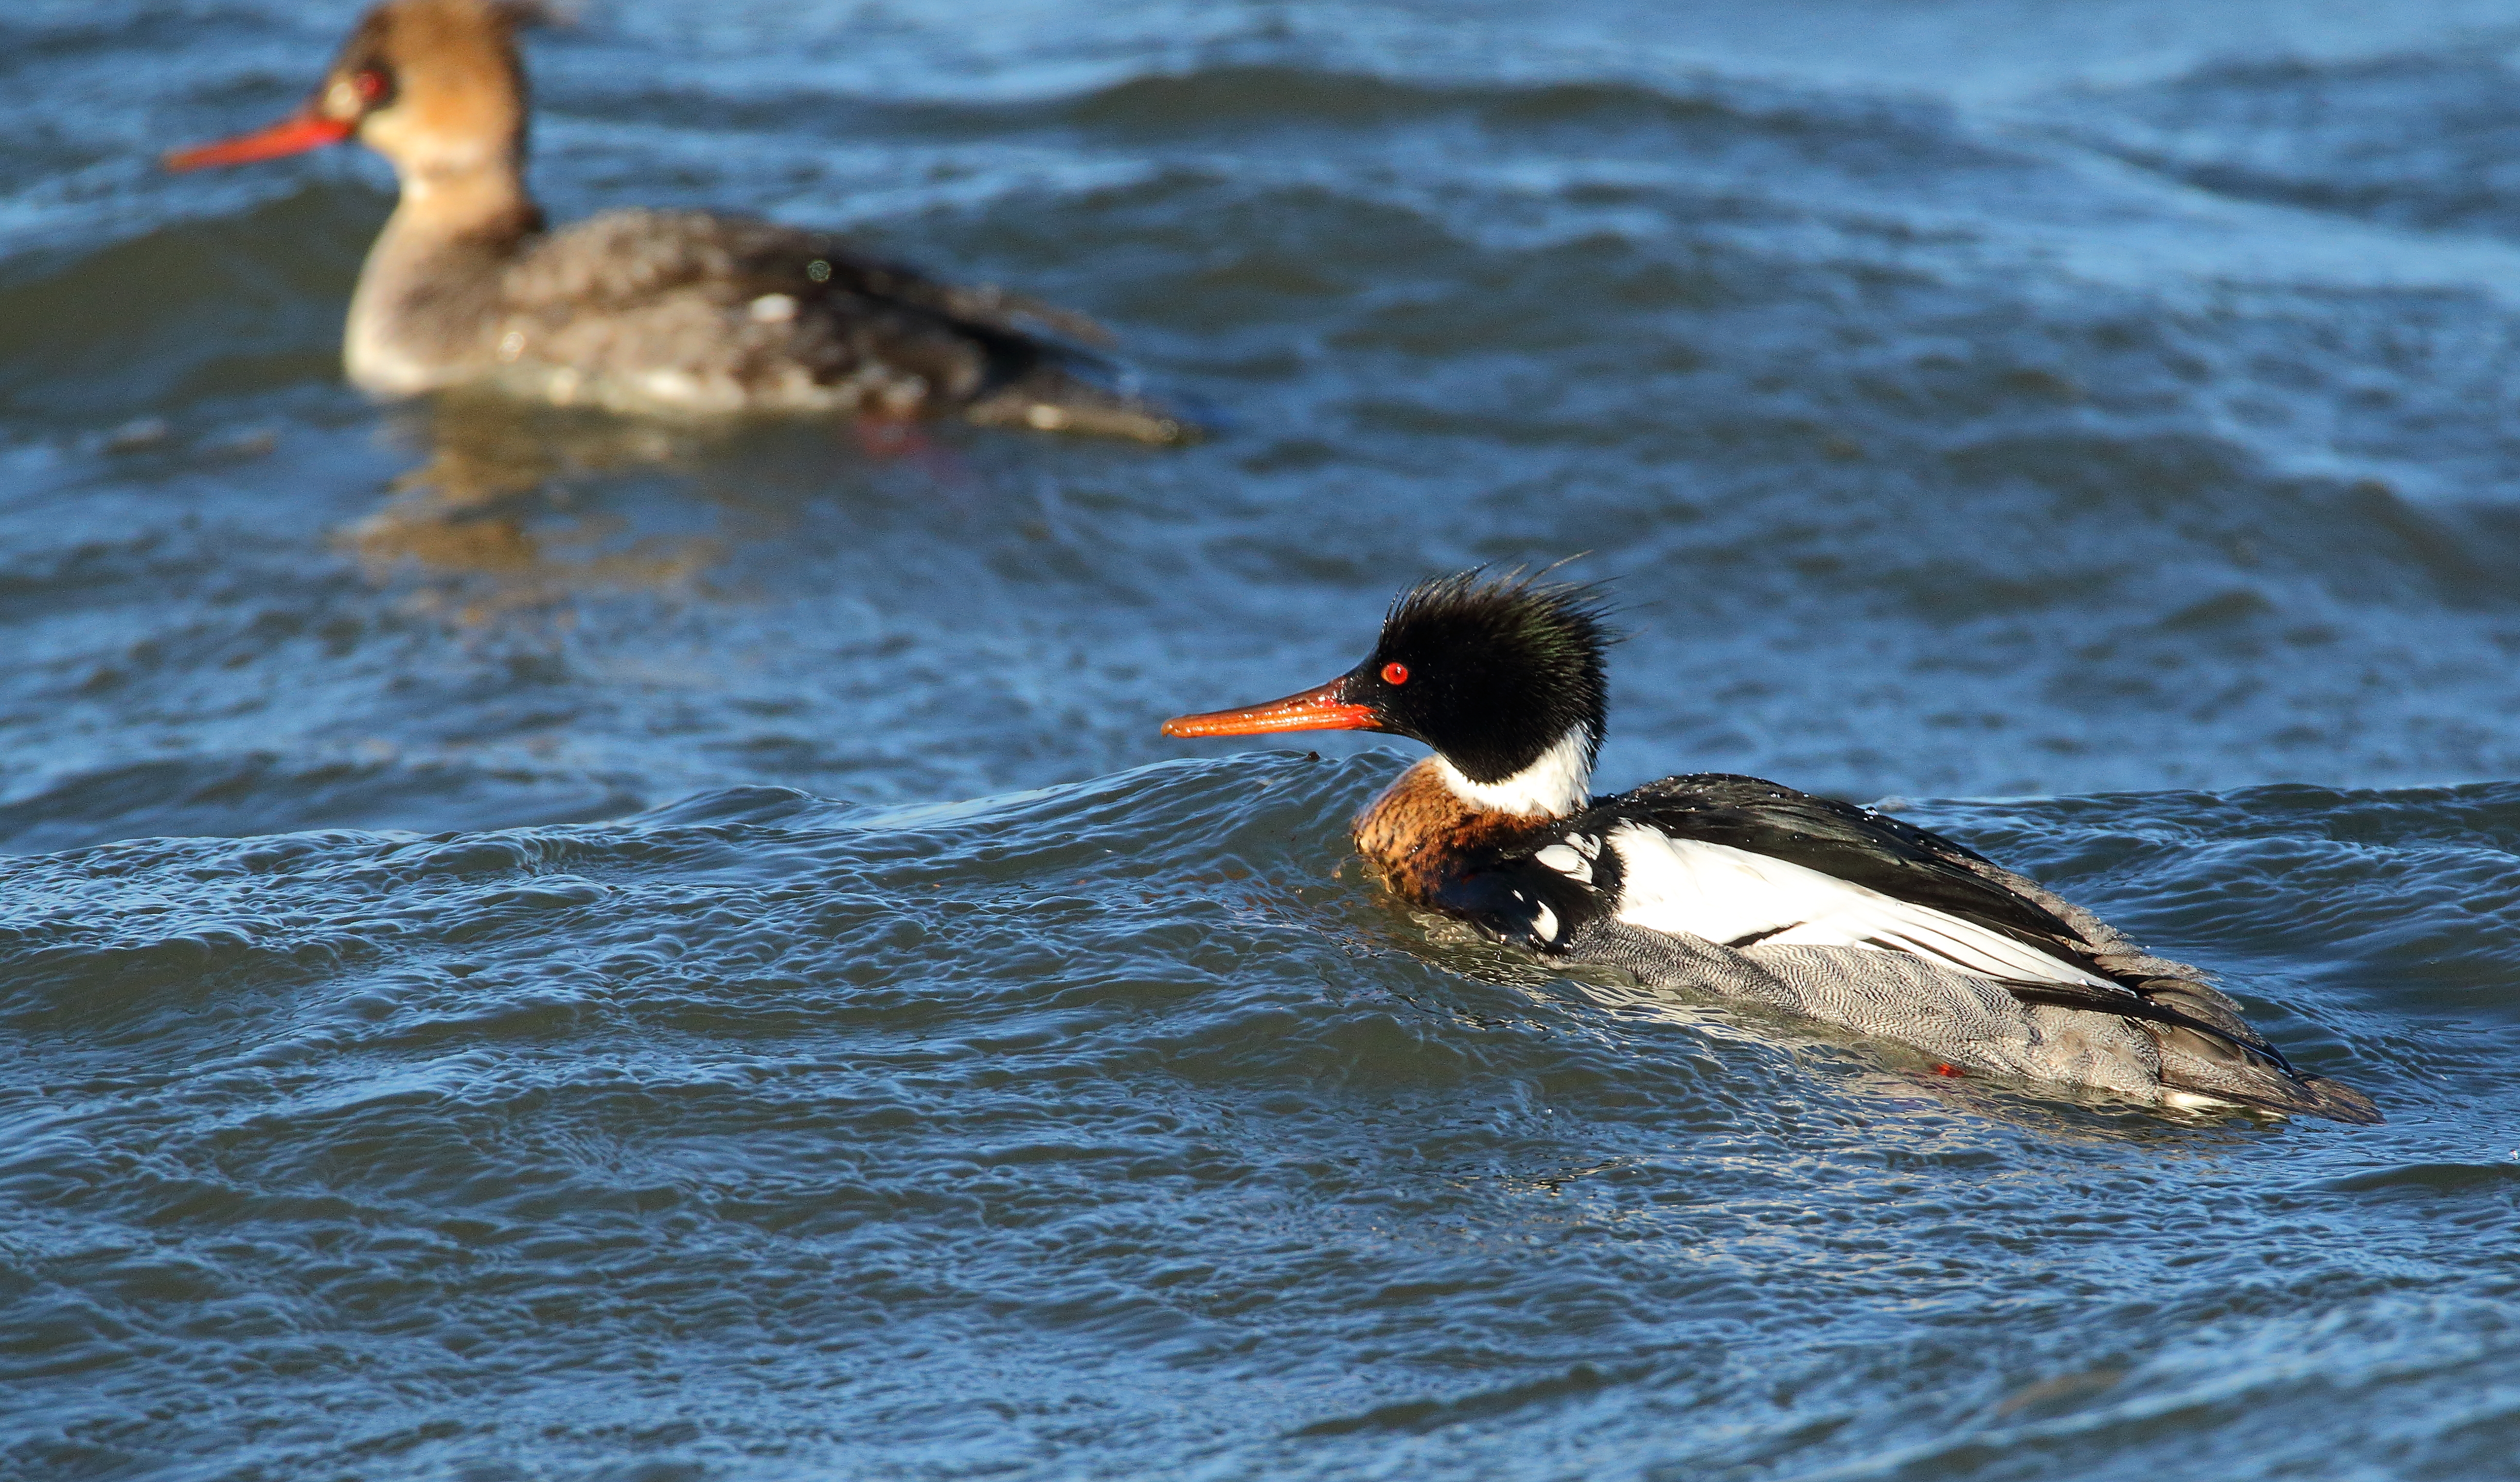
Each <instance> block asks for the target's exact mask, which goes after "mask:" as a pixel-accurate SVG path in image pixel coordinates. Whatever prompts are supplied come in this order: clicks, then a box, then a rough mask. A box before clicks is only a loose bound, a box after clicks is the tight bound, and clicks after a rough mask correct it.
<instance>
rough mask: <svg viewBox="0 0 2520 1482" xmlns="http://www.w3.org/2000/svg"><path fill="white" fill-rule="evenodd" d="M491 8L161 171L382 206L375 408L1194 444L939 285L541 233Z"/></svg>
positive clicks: (1178, 424) (667, 217) (1076, 354)
mask: <svg viewBox="0 0 2520 1482" xmlns="http://www.w3.org/2000/svg"><path fill="white" fill-rule="evenodd" d="M528 15H529V11H528V8H527V7H526V6H523V5H519V4H515V3H499V0H388V3H386V4H383V5H380V6H378V7H376V8H375V9H374V10H371V11H370V12H368V15H367V18H366V19H365V20H364V21H362V22H359V27H358V29H357V30H355V31H353V32H351V34H350V39H349V41H348V43H347V44H345V45H344V46H343V47H342V49H341V54H340V57H339V59H338V60H337V61H336V62H335V63H334V64H333V69H332V70H331V71H330V72H328V73H326V74H325V77H324V82H323V85H322V86H321V87H319V88H318V89H316V92H315V96H314V97H313V98H312V99H310V100H309V101H308V102H307V104H306V106H305V107H304V108H302V109H300V110H299V111H298V112H295V113H294V114H293V115H291V116H290V117H288V118H286V119H283V120H282V121H280V122H279V123H276V124H273V125H272V126H270V127H268V128H265V129H262V130H260V131H258V132H255V133H251V134H246V135H242V136H240V137H238V138H234V139H229V140H225V141H223V142H221V143H217V144H210V145H203V146H202V147H200V148H197V149H189V150H179V151H177V152H175V153H174V154H171V155H169V156H167V157H166V163H167V166H168V167H169V168H172V169H179V170H184V169H197V168H200V167H202V166H204V165H213V164H237V163H243V162H245V161H247V160H253V159H270V158H275V157H280V156H283V155H294V154H297V153H300V152H301V151H305V150H311V149H316V148H319V147H321V146H323V145H328V144H337V143H340V142H341V141H343V140H347V139H356V140H358V141H359V142H360V143H362V144H364V145H366V146H367V147H368V148H370V149H372V150H375V151H376V152H377V153H378V154H380V155H382V156H384V157H385V158H386V159H388V160H390V161H392V163H393V167H394V173H395V175H396V176H397V178H398V179H399V180H400V182H401V185H402V197H401V200H400V202H398V203H397V204H396V205H395V207H394V212H393V215H392V217H391V218H390V219H388V220H387V221H386V222H385V227H384V231H383V233H382V235H380V236H379V237H378V238H377V241H376V246H375V247H372V248H371V249H370V250H369V252H368V260H367V264H366V266H365V267H363V268H362V269H361V270H360V272H359V283H358V288H357V290H356V291H355V292H353V293H352V294H351V296H350V319H349V326H348V330H347V333H346V334H345V336H344V337H343V346H342V360H343V363H344V366H345V367H346V369H347V371H348V373H349V378H350V380H351V381H352V382H354V383H356V384H358V385H359V386H361V387H364V388H366V389H368V390H371V391H376V392H381V393H384V394H387V395H407V394H411V393H415V392H421V391H430V390H436V389H439V388H441V387H445V386H450V385H456V384H459V383H466V382H474V383H484V384H489V385H494V386H499V387H502V388H505V389H507V390H509V391H511V392H515V393H518V394H522V395H526V396H530V397H533V398H536V399H544V400H550V401H554V402H559V403H562V404H568V403H572V402H575V403H585V404H590V405H599V406H607V407H611V408H614V409H617V410H623V411H640V412H653V411H678V412H699V413H725V412H754V411H758V412H848V411H858V412H866V413H872V414H877V415H881V416H888V417H901V416H909V415H914V414H934V413H959V414H961V415H962V416H964V417H966V418H967V419H969V420H970V421H973V422H979V423H990V424H1009V425H1017V426H1026V427H1041V428H1045V429H1067V430H1072V431H1081V432H1101V433H1108V434H1112V435H1116V436H1123V437H1136V438H1141V439H1144V440H1146V441H1149V442H1171V441H1177V440H1180V439H1181V438H1182V437H1184V436H1185V435H1186V434H1187V433H1189V432H1191V431H1192V430H1193V429H1192V428H1191V427H1188V425H1186V424H1185V423H1184V422H1183V421H1182V420H1181V419H1180V418H1179V417H1177V416H1175V415H1174V414H1172V413H1170V412H1168V411H1166V410H1164V409H1163V408H1162V407H1160V406H1156V405H1154V404H1152V403H1151V402H1148V401H1147V400H1145V399H1143V398H1140V397H1137V396H1133V395H1130V394H1127V393H1126V392H1124V391H1120V390H1115V389H1113V388H1111V387H1108V386H1105V385H1102V384H1101V383H1100V382H1099V380H1098V379H1097V378H1098V377H1099V376H1101V375H1102V373H1103V371H1104V370H1105V369H1106V368H1105V367H1104V366H1103V364H1102V361H1101V360H1100V359H1099V358H1098V357H1096V356H1094V355H1092V354H1090V353H1088V352H1086V351H1082V350H1078V349H1075V348H1073V347H1071V346H1069V345H1066V344H1063V343H1061V342H1059V341H1057V340H1056V339H1052V338H1049V337H1045V336H1043V335H1039V334H1035V333H1032V332H1031V331H1030V330H1028V329H1026V328H1025V327H1024V325H1023V323H1022V322H1021V321H1024V320H1030V321H1032V322H1033V323H1035V324H1037V325H1041V326H1044V327H1047V328H1049V329H1051V330H1054V331H1057V332H1059V333H1063V334H1067V335H1071V336H1082V337H1088V338H1100V337H1101V331H1100V330H1099V329H1098V328H1096V327H1095V326H1093V325H1092V324H1091V323H1090V322H1088V321H1085V320H1083V319H1081V318H1079V317H1077V316H1074V315H1069V314H1065V313H1062V312H1060V311H1058V310H1056V309H1051V308H1048V307H1046V306H1044V305H1041V304H1036V303H1033V302H1030V301H1029V300H1026V299H1022V298H1017V297H1014V296H1012V295H1010V294H1006V293H1003V292H999V291H997V290H995V289H965V288H956V287H953V286H951V285H947V284H942V283H938V282H936V281H934V280H932V279H928V278H924V277H922V276H920V275H919V274H918V273H916V272H913V271H911V270H909V269H907V268H903V267H900V266H898V265H896V264H893V263H889V262H883V261H878V260H877V259H875V258H873V257H869V256H867V255H865V254H864V253H862V252H859V251H857V250H855V249H854V248H852V247H849V246H848V245H847V244H846V243H845V242H843V241H842V240H841V239H840V238H838V237H836V236H833V235H831V234H827V233H821V232H812V231H805V230H801V229H799V228H796V227H790V226H781V225H779V224H777V223H775V222H768V221H753V220H745V219H742V218H741V217H729V216H715V215H709V214H706V213H704V212H698V211H650V210H619V211H607V212H606V213H605V214H603V215H600V216H597V217H594V218H592V219H591V220H588V221H584V222H581V223H579V224H578V225H576V226H574V227H571V228H569V229H567V230H565V231H561V232H546V231H544V230H543V218H542V212H541V211H540V210H539V209H537V208H536V207H535V205H534V202H533V199H532V198H531V197H530V196H528V195H527V194H526V193H525V184H524V172H523V166H524V157H525V77H524V70H523V67H522V66H521V64H520V63H519V62H518V60H517V47H516V41H515V35H514V32H515V28H516V26H517V24H518V23H519V22H521V21H523V20H525V19H527V18H528Z"/></svg>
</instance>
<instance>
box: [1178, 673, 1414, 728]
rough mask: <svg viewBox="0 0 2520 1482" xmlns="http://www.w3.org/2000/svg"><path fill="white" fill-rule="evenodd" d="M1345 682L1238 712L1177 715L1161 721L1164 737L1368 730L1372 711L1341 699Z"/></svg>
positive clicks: (1338, 680) (1217, 711)
mask: <svg viewBox="0 0 2520 1482" xmlns="http://www.w3.org/2000/svg"><path fill="white" fill-rule="evenodd" d="M1346 684H1347V681H1346V680H1345V679H1343V678H1342V679H1334V680H1331V681H1330V682H1329V683H1328V684H1327V685H1324V686H1322V687H1321V688H1320V689H1318V690H1307V691H1305V692H1304V693H1303V694H1301V695H1289V696H1286V697H1285V698H1284V699H1273V700H1271V701H1269V702H1268V703H1267V704H1261V705H1244V706H1243V707H1242V708H1241V709H1239V710H1210V711H1208V712H1206V713H1205V714H1203V715H1176V716H1174V717H1173V718H1172V719H1170V720H1168V721H1166V722H1164V734H1165V735H1166V736H1258V735H1261V734H1263V733H1265V732H1270V731H1371V730H1373V707H1372V706H1370V705H1358V704H1350V703H1349V702H1348V701H1347V700H1346V699H1344V698H1343V697H1342V696H1343V695H1344V694H1345V687H1346Z"/></svg>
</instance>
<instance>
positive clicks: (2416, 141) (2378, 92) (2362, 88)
mask: <svg viewBox="0 0 2520 1482" xmlns="http://www.w3.org/2000/svg"><path fill="white" fill-rule="evenodd" d="M2515 81H2520V78H2515V75H2514V73H2513V72H2512V70H2511V68H2510V67H2509V66H2508V63H2507V60H2506V59H2505V58H2504V57H2502V56H2501V55H2500V54H2499V53H2498V51H2497V50H2494V49H2490V48H2479V47H2457V48H2453V49H2450V50H2447V51H2439V52H2422V53H2416V54H2411V55H2402V56H2396V57H2386V58H2375V59H2363V58H2356V59H2352V60H2348V61H2343V62H2333V63H2320V62H2309V61H2283V62H2275V63H2257V62H2250V63H2239V64H2231V65H2225V66H2218V67H2208V68H2205V69H2203V70H2201V71H2199V72H2195V73H2191V74H2189V75H2187V76H2184V77H2181V78H2178V79H2175V80H2173V81H2170V82H2166V83H2160V84H2155V85H2153V86H2150V87H2147V88H2143V89H2138V90H2129V91H2127V92H2122V93H2114V94H2100V95H2097V96H2089V97H2085V98H2082V99H2079V100H2077V101H2078V102H2079V103H2081V104H2082V105H2083V107H2082V109H2080V110H2079V111H2078V112H2079V113H2080V118H2079V120H2078V125H2077V127H2076V131H2077V132H2078V133H2080V134H2082V136H2083V137H2085V138H2089V139H2093V141H2095V142H2098V143H2100V144H2101V145H2102V147H2103V148H2107V149H2109V150H2110V151H2112V152H2113V153H2116V154H2118V155H2120V156H2121V157H2124V158H2126V159H2128V160H2129V161H2131V162H2133V163H2136V164H2139V165H2141V166H2143V167H2145V168H2147V169H2154V170H2159V171H2161V172H2163V173H2165V174H2168V175H2171V176H2173V177H2174V178H2177V179H2179V180H2183V181H2184V182H2186V183H2188V184H2190V185H2193V186H2196V187H2197V188H2199V189H2201V190H2206V191H2212V192H2214V193H2216V194H2218V195H2225V196H2230V197H2234V198H2237V199H2240V200H2246V201H2262V202H2273V203H2277V204H2281V205H2287V206H2294V207H2298V208H2300V209H2303V210H2308V211H2317V212H2326V213H2333V214H2336V215H2340V216H2349V217H2354V218H2358V219H2361V220H2365V221H2373V222H2379V223H2384V224H2386V225H2389V226H2395V227H2405V228H2409V229H2413V230H2417V231H2453V232H2476V233H2482V234H2489V235H2494V236H2502V237H2507V236H2510V235H2512V232H2513V228H2514V226H2515V225H2520V218H2515V217H2514V215H2513V212H2512V207H2511V203H2510V202H2511V201H2512V200H2513V197H2514V188H2515V186H2520V175H2515V174H2514V173H2513V169H2514V167H2513V165H2512V164H2511V162H2510V161H2511V158H2512V153H2513V147H2514V145H2515V144H2520V108H2515V106H2514V104H2513V102H2512V98H2513V92H2514V83H2515Z"/></svg>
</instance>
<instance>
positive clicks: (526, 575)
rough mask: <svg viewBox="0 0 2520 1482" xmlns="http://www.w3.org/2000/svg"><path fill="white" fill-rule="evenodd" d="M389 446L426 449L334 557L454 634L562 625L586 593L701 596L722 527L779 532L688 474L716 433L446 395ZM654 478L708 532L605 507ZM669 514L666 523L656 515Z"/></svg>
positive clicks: (696, 469)
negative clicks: (456, 628) (535, 616)
mask: <svg viewBox="0 0 2520 1482" xmlns="http://www.w3.org/2000/svg"><path fill="white" fill-rule="evenodd" d="M394 421H395V424H396V425H395V426H394V427H393V433H392V435H395V436H396V437H397V439H398V440H404V441H409V442H416V443H418V444H420V445H421V446H422V447H424V448H426V450H427V459H426V461H425V462H423V463H421V464H420V466H419V467H417V468H414V469H413V470H411V471H410V472H407V473H404V474H403V475H401V476H400V477H398V478H396V479H395V480H394V481H393V483H392V484H391V486H390V492H389V494H388V497H387V498H386V500H385V502H384V503H383V504H382V506H381V507H380V508H379V509H378V510H376V512H375V513H373V514H371V515H369V516H367V517H365V518H364V519H361V520H359V521H357V522H356V523H354V524H352V525H350V526H349V527H348V528H346V529H345V530H343V531H342V532H341V536H340V541H341V544H342V545H343V547H344V548H345V549H347V550H348V551H349V552H350V553H351V554H353V555H354V556H356V557H357V558H358V561H359V563H360V565H361V566H362V568H364V569H365V570H366V572H367V573H368V575H369V577H370V578H371V579H372V580H374V581H376V582H378V583H379V584H381V585H384V584H394V583H408V584H410V585H411V587H412V592H411V599H412V602H413V605H414V606H416V607H418V608H419V609H421V610H424V611H427V612H432V613H435V614H438V615H442V616H445V617H449V618H452V619H454V620H456V621H458V622H463V623H467V624H480V623H488V622H493V621H498V620H500V619H502V618H507V617H512V616H520V615H524V614H528V613H554V612H555V609H559V610H558V611H557V614H556V615H557V616H558V617H559V618H560V620H562V622H565V620H566V611H565V609H566V607H567V606H568V605H569V604H570V603H571V602H572V601H573V600H575V599H579V598H584V597H589V596H613V595H630V594H638V593H648V594H663V595H669V596H671V595H689V596H703V595H708V591H707V585H706V581H705V578H706V574H707V573H708V571H709V570H710V569H711V568H712V567H714V566H717V565H718V564H720V563H721V562H722V561H724V560H725V558H726V555H727V552H728V550H729V548H730V544H731V543H732V537H730V535H729V534H728V533H726V530H725V527H726V526H727V525H728V524H729V523H730V522H731V521H730V516H731V515H732V516H734V518H733V520H732V522H733V523H735V524H738V525H741V526H750V527H764V526H767V527H768V528H755V529H750V530H747V531H746V532H745V533H746V535H747V536H749V535H751V534H764V535H766V534H774V533H776V529H775V527H776V526H777V525H778V524H779V523H780V522H781V521H780V518H779V516H778V515H777V514H776V513H775V512H774V511H771V510H769V509H765V508H761V507H757V506H751V505H748V504H747V505H743V507H742V508H741V509H738V508H736V505H737V504H738V503H740V502H737V501H731V500H730V499H729V498H727V497H726V496H725V495H724V494H723V493H722V492H720V491H718V490H716V489H714V488H712V487H710V484H709V481H708V480H706V479H704V478H702V477H700V476H698V475H699V473H700V472H701V470H702V468H703V466H704V463H705V458H704V454H705V453H706V452H707V451H708V449H709V448H710V446H711V445H712V444H715V443H720V442H723V441H724V440H725V438H724V435H723V433H722V432H712V431H708V430H703V429H695V428H683V427H673V426H670V425H657V424H653V423H642V422H631V421H625V420H622V419H618V418H611V417H605V416H601V415H592V414H590V415H583V416H571V415H566V414H558V415H555V414H551V413H543V412H537V411H533V410H526V409H518V408H517V407H515V406H514V405H512V404H508V403H503V402H499V401H494V400H492V399H491V398H488V397H468V396H461V395H449V396H444V397H441V398H440V399H439V400H438V401H437V402H436V403H435V404H434V405H432V406H427V407H414V408H411V409H409V410H408V411H407V412H405V413H402V414H400V415H398V416H396V418H395V419H394ZM655 474H665V475H668V476H672V477H673V478H674V481H675V483H676V484H677V485H678V487H677V488H676V490H675V496H676V497H675V498H674V500H673V501H672V508H673V509H674V511H675V512H676V514H677V515H680V516H686V517H688V516H691V515H693V514H696V513H697V514H700V515H702V516H703V517H706V518H709V519H710V520H711V521H712V522H713V523H714V524H715V525H717V526H718V527H719V528H718V529H715V530H709V531H702V532H694V531H691V530H688V529H685V530H658V529H653V528H650V529H646V530H642V529H641V528H640V526H641V525H642V524H643V523H648V524H652V523H653V522H654V521H653V520H650V519H645V518H642V517H639V516H636V515H634V514H633V513H631V512H630V510H629V509H628V508H627V506H628V504H629V503H630V502H628V501H625V500H623V499H621V498H620V497H618V494H617V491H616V489H615V488H607V487H600V485H606V484H610V485H616V486H617V485H618V484H619V482H620V481H621V480H622V479H623V478H624V477H625V476H627V477H631V478H639V477H643V476H649V475H655ZM660 517H669V516H660Z"/></svg>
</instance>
